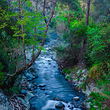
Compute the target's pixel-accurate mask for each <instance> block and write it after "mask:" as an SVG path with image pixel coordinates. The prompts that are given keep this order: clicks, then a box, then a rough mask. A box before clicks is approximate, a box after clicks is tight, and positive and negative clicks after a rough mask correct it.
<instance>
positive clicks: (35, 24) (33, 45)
mask: <svg viewBox="0 0 110 110" xmlns="http://www.w3.org/2000/svg"><path fill="white" fill-rule="evenodd" d="M35 11H37V0H36V7H35ZM34 34H35V35H34V41H33V52H32V58H34V50H35V40H36V21H35V28H34Z"/></svg>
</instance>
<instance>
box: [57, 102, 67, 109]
mask: <svg viewBox="0 0 110 110" xmlns="http://www.w3.org/2000/svg"><path fill="white" fill-rule="evenodd" d="M55 107H56V108H64V107H65V105H64V104H63V103H62V102H61V101H60V102H58V103H56V104H55Z"/></svg>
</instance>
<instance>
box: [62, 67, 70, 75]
mask: <svg viewBox="0 0 110 110" xmlns="http://www.w3.org/2000/svg"><path fill="white" fill-rule="evenodd" d="M63 73H66V74H70V73H71V70H67V69H66V68H63Z"/></svg>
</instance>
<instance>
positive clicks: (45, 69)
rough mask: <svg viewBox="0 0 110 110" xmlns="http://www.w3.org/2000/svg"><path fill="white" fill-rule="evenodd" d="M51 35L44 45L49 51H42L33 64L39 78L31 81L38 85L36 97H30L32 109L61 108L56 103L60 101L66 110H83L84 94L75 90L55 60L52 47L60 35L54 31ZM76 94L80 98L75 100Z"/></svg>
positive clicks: (35, 91) (49, 109) (48, 109)
mask: <svg viewBox="0 0 110 110" xmlns="http://www.w3.org/2000/svg"><path fill="white" fill-rule="evenodd" d="M49 35H50V36H51V37H52V38H51V39H49V40H48V41H47V43H46V45H45V46H44V47H45V48H46V49H47V52H46V53H42V54H41V55H40V56H39V58H38V59H37V60H36V61H35V63H34V65H33V67H34V69H35V70H37V73H38V78H36V79H34V80H32V81H30V83H34V84H35V83H36V85H37V88H35V89H34V92H33V94H34V97H33V98H31V99H30V105H31V108H30V110H61V109H57V108H55V104H56V103H58V102H59V101H61V102H62V103H63V104H64V105H65V108H64V110H82V109H83V108H82V107H81V103H82V102H83V100H84V94H83V93H82V92H79V91H76V90H74V89H73V86H72V85H70V84H69V83H68V82H67V81H66V80H65V78H64V76H63V75H62V74H61V73H60V71H59V69H58V64H57V62H56V61H55V60H53V53H52V52H51V51H50V50H51V47H53V46H54V45H56V44H57V43H58V41H57V40H56V39H57V38H58V35H57V34H56V33H52V32H51V33H50V34H49ZM75 96H78V97H79V98H80V100H79V101H76V102H74V101H73V100H72V99H73V97H75ZM77 106H78V107H77Z"/></svg>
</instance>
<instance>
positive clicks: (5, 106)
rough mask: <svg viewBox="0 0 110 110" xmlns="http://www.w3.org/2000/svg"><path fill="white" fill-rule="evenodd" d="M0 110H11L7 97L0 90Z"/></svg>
mask: <svg viewBox="0 0 110 110" xmlns="http://www.w3.org/2000/svg"><path fill="white" fill-rule="evenodd" d="M0 110H12V107H11V106H10V105H9V102H8V97H7V96H6V95H5V94H4V93H3V91H2V90H1V89H0Z"/></svg>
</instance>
